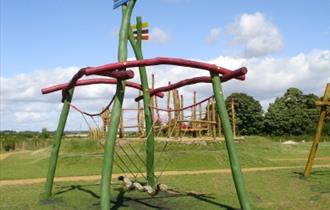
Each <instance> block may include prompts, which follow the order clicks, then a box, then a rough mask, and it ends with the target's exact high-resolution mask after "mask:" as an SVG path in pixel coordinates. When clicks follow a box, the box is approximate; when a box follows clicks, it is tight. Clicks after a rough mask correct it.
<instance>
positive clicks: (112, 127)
mask: <svg viewBox="0 0 330 210" xmlns="http://www.w3.org/2000/svg"><path fill="white" fill-rule="evenodd" d="M135 2H136V0H131V1H129V2H128V5H127V6H126V5H123V6H122V22H121V27H120V32H119V47H118V60H119V61H126V60H127V40H128V27H129V25H130V24H129V22H130V19H131V14H132V10H133V7H134V5H135ZM124 96H125V81H124V80H118V83H117V88H116V93H115V99H114V104H113V107H112V110H111V115H110V116H111V117H110V122H109V127H108V128H109V129H108V135H107V140H106V142H105V145H104V157H103V168H102V178H101V209H102V210H109V209H110V190H111V176H112V168H113V157H114V152H115V142H116V137H117V133H118V126H119V121H120V116H121V111H122V104H123V101H124Z"/></svg>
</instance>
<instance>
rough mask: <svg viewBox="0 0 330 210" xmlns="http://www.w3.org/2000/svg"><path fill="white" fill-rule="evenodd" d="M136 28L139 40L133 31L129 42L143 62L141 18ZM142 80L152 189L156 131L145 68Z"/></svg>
mask: <svg viewBox="0 0 330 210" xmlns="http://www.w3.org/2000/svg"><path fill="white" fill-rule="evenodd" d="M136 28H137V35H138V36H137V40H136V42H134V36H133V33H132V31H131V30H130V31H129V34H130V36H129V38H130V39H129V40H130V43H131V45H132V48H133V50H134V54H135V57H136V59H137V60H143V54H142V38H141V37H142V20H141V17H137V18H136ZM139 73H140V80H141V85H142V92H143V106H144V116H145V123H146V134H147V150H146V152H147V181H148V184H149V185H150V186H152V187H155V178H154V177H155V176H154V145H155V144H154V142H155V137H154V130H153V126H152V125H153V119H152V111H151V108H150V94H149V85H148V78H147V73H146V68H145V67H144V66H141V67H139Z"/></svg>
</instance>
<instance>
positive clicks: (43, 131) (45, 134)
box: [40, 128, 50, 139]
mask: <svg viewBox="0 0 330 210" xmlns="http://www.w3.org/2000/svg"><path fill="white" fill-rule="evenodd" d="M40 136H41V137H42V138H44V139H46V138H49V137H50V132H49V131H48V130H47V128H42V129H41V134H40Z"/></svg>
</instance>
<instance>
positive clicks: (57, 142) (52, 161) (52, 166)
mask: <svg viewBox="0 0 330 210" xmlns="http://www.w3.org/2000/svg"><path fill="white" fill-rule="evenodd" d="M73 92H74V88H72V89H70V90H69V96H68V97H67V98H66V99H65V100H64V102H63V107H62V111H61V115H60V119H59V121H58V125H57V129H56V134H55V138H54V143H53V146H52V151H51V155H50V158H49V166H48V174H47V179H46V183H45V192H44V195H43V198H44V199H48V198H49V197H50V196H51V195H52V189H53V183H54V176H55V171H56V165H57V160H58V153H59V151H60V146H61V140H62V136H63V132H64V128H65V124H66V120H67V119H68V115H69V111H70V103H71V100H72V96H73Z"/></svg>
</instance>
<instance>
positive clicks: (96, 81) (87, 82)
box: [41, 78, 164, 98]
mask: <svg viewBox="0 0 330 210" xmlns="http://www.w3.org/2000/svg"><path fill="white" fill-rule="evenodd" d="M125 82H126V85H127V86H128V87H132V88H135V89H138V90H142V87H141V85H139V84H138V83H135V82H130V81H125ZM92 84H117V80H116V79H108V78H95V79H86V80H79V81H77V82H76V84H75V86H84V85H92ZM68 86H69V83H64V84H59V85H54V86H51V87H47V88H43V89H41V93H42V94H48V93H52V92H55V91H59V90H64V89H67V88H68ZM150 91H153V90H152V89H150ZM156 95H157V96H158V97H160V98H163V97H164V93H162V92H158V93H157V94H156Z"/></svg>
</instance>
